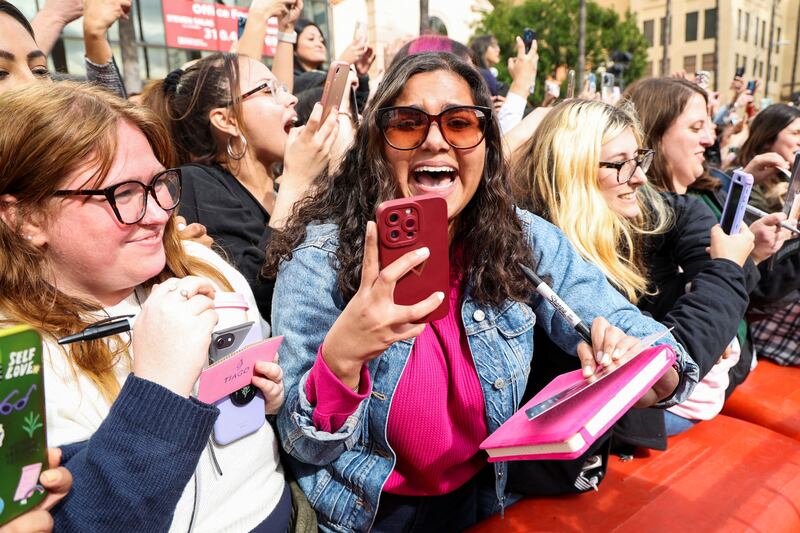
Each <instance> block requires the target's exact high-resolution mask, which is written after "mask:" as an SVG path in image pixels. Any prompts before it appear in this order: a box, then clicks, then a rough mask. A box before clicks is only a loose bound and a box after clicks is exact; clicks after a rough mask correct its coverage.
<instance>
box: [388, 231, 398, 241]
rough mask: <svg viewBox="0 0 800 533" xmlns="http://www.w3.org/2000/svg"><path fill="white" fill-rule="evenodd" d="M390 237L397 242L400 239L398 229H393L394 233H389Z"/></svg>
mask: <svg viewBox="0 0 800 533" xmlns="http://www.w3.org/2000/svg"><path fill="white" fill-rule="evenodd" d="M389 237H390V238H391V239H392V240H395V241H396V240H397V239H398V238H400V232H399V231H397V230H396V229H393V230H392V231H391V232H390V233H389Z"/></svg>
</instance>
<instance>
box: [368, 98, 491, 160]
mask: <svg viewBox="0 0 800 533" xmlns="http://www.w3.org/2000/svg"><path fill="white" fill-rule="evenodd" d="M459 109H473V110H478V111H480V112H482V113H483V114H484V116H483V117H478V118H479V120H481V119H482V121H483V127H482V128H481V137H480V139H478V142H476V143H475V144H473V145H472V146H456V145H454V144H453V143H451V142H450V140H449V139H448V138H447V134H446V133H445V130H444V128H443V127H442V115H445V114H447V113H450V112H452V111H457V110H459ZM397 110H409V111H414V112H417V113H420V114H422V115H423V116H425V117H426V118H427V119H428V124H427V125H426V126H425V134H424V135H422V140H420V142H419V143H418V144H417V145H416V146H412V147H411V148H400V147H398V146H395V145H393V144H392V142H391V141H390V140H389V138H388V137H387V136H386V129H385V128H384V126H383V117H385V116H386V115H387V114H388V113H390V112H392V111H397ZM376 120H377V123H378V129H379V130H381V134H382V135H383V140H385V141H386V143H387V144H388V145H389V146H391V147H392V148H394V149H395V150H416V149H417V148H419V147H420V146H422V145H423V143H425V139H427V138H428V134H429V133H430V131H431V124H432V123H434V122H436V124H437V125H438V126H439V131H440V132H441V134H442V138H443V139H444V140H445V142H446V143H447V144H449V145H450V146H452V147H453V148H455V149H456V150H469V149H471V148H475V147H476V146H478V145H479V144H480V143H482V142H483V140H484V139H485V138H486V128H488V127H489V122H490V121H491V120H492V110H491V109H490V108H488V107H483V106H479V105H460V106H454V107H449V108H447V109H445V110H444V111H442V112H441V113H439V114H438V115H431V114H429V113H426V112H425V111H423V110H422V109H419V108H418V107H411V106H393V107H383V108H381V109H378V112H377V113H376Z"/></svg>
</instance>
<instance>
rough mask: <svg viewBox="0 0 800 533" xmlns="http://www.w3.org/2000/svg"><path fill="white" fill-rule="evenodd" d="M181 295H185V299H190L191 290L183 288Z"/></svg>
mask: <svg viewBox="0 0 800 533" xmlns="http://www.w3.org/2000/svg"><path fill="white" fill-rule="evenodd" d="M180 295H181V296H183V299H184V300H188V299H189V291H188V290H186V289H181V292H180Z"/></svg>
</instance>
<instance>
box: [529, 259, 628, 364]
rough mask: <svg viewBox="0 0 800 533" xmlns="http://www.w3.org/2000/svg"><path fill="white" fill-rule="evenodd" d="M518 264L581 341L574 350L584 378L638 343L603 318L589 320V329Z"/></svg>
mask: <svg viewBox="0 0 800 533" xmlns="http://www.w3.org/2000/svg"><path fill="white" fill-rule="evenodd" d="M519 267H520V269H521V270H522V272H523V273H524V274H525V276H526V277H527V278H528V279H529V280H530V281H531V282H532V283H533V284H534V286H535V287H536V292H538V293H539V294H540V295H541V296H542V298H544V299H545V300H547V301H548V302H549V304H550V305H552V306H553V307H554V308H555V309H556V311H558V313H559V314H560V315H561V316H562V317H564V319H565V320H566V321H567V322H569V324H570V325H571V326H572V327H573V328H574V329H575V332H576V333H577V335H578V336H579V337H580V338H581V339H582V340H583V342H581V343H579V344H578V347H577V352H578V358H579V359H580V360H581V367H582V368H583V375H584V377H586V378H589V377H591V376H592V375H594V373H595V371H596V370H597V367H598V366H599V367H607V366H610V365H612V364H614V363H616V362H617V361H619V360H620V359H622V357H623V355H625V354H626V353H627V352H628V351H629V350H631V349H633V348H635V347H636V346H638V345H639V339H637V338H636V337H631V336H628V335H626V334H625V332H623V331H622V330H620V329H619V328H617V327H614V326H612V325H611V324H609V323H608V321H607V320H606V319H605V318H603V317H597V318H595V319H594V321H592V327H591V330H590V329H589V328H588V327H587V326H586V324H585V323H584V322H583V321H581V319H580V317H579V316H578V315H577V314H575V312H574V311H573V310H572V309H570V307H569V306H568V305H567V304H566V303H564V301H563V300H562V299H561V298H559V296H558V295H557V294H556V293H555V292H554V291H553V289H551V288H550V286H549V285H547V283H545V282H544V281H543V280H542V279H541V278H539V276H537V275H536V274H535V273H534V272H533V271H532V270H531V269H530V268H528V267H526V266H525V265H522V264H520V265H519Z"/></svg>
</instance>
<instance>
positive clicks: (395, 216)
mask: <svg viewBox="0 0 800 533" xmlns="http://www.w3.org/2000/svg"><path fill="white" fill-rule="evenodd" d="M398 220H400V215H398V214H397V213H392V214H391V215H389V222H391V223H392V224H396V223H397V221H398Z"/></svg>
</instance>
